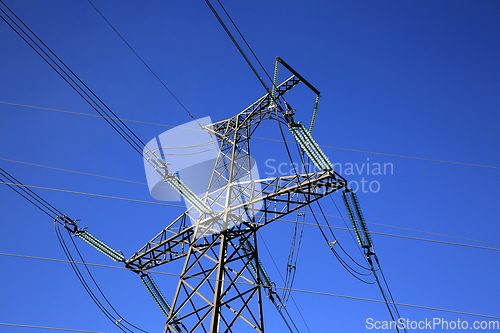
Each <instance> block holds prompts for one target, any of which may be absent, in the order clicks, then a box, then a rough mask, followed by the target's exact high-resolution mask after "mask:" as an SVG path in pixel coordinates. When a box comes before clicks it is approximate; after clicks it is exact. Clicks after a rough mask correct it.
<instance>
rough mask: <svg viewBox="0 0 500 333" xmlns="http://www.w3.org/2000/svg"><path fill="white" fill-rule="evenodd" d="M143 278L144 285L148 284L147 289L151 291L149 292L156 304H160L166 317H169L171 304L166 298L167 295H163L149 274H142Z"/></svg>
mask: <svg viewBox="0 0 500 333" xmlns="http://www.w3.org/2000/svg"><path fill="white" fill-rule="evenodd" d="M141 280H142V283H144V285H145V286H146V289H147V290H148V291H149V293H150V294H151V296H152V297H153V299H154V300H155V302H156V304H158V306H159V307H160V309H161V311H162V312H163V314H164V315H165V316H166V317H168V315H169V313H170V305H169V304H168V303H167V301H166V300H165V297H163V295H162V293H161V292H160V290H159V289H158V287H157V286H156V284H155V283H154V281H153V279H152V278H151V277H150V276H149V275H148V274H142V275H141Z"/></svg>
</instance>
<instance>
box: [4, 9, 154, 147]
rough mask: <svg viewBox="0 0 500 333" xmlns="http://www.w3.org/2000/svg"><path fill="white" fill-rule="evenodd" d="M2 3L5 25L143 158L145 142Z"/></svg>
mask: <svg viewBox="0 0 500 333" xmlns="http://www.w3.org/2000/svg"><path fill="white" fill-rule="evenodd" d="M0 3H1V4H2V5H3V6H4V8H1V7H0V11H1V12H2V14H3V15H2V14H0V16H1V17H2V19H3V20H4V21H5V23H7V25H8V26H9V27H11V28H12V30H14V31H15V32H16V33H17V34H18V35H19V37H21V38H22V39H23V40H24V41H25V42H26V43H27V44H28V45H29V46H30V47H31V48H32V49H33V50H34V51H35V52H36V53H37V54H38V55H39V56H40V57H41V58H42V59H43V60H44V61H45V62H46V63H47V64H48V65H49V66H50V67H51V68H52V69H53V70H54V71H55V72H56V73H57V74H59V76H61V78H62V79H63V80H64V81H66V82H67V83H68V84H69V85H70V86H71V87H72V88H73V89H74V90H75V91H76V92H77V93H78V94H79V95H80V96H81V97H82V98H83V99H84V100H85V101H86V102H87V103H88V104H89V105H90V106H91V107H92V108H93V109H94V110H95V111H96V112H97V113H98V114H99V115H101V116H102V117H103V118H104V120H106V122H107V123H108V124H109V125H110V126H111V127H112V128H113V129H114V130H115V131H116V132H117V133H118V134H120V136H121V137H122V138H123V139H125V141H127V143H128V144H129V145H131V146H132V148H134V150H135V151H136V152H137V153H139V154H140V155H141V156H142V150H143V148H144V146H145V144H144V142H143V141H142V140H141V139H139V137H138V136H137V135H136V134H135V133H134V132H133V131H132V130H131V129H130V128H129V127H128V126H127V125H126V124H125V123H124V122H123V121H122V120H120V119H119V118H118V116H117V115H116V114H115V113H114V112H113V111H112V110H111V109H110V108H109V107H108V106H107V105H106V104H105V103H104V102H103V101H102V100H101V99H100V98H99V97H97V95H96V94H95V93H94V92H93V91H92V90H91V89H90V88H89V87H88V86H87V85H86V84H85V83H83V81H82V80H81V79H80V78H79V77H78V76H77V75H76V74H75V73H74V72H73V71H72V70H71V69H70V68H69V67H68V66H67V65H66V64H65V63H64V62H63V61H62V60H61V59H60V58H59V57H58V56H57V55H56V54H55V53H54V52H53V51H52V50H51V49H50V48H49V47H48V46H47V45H46V44H45V43H44V42H43V41H42V40H41V39H40V38H39V37H38V36H37V35H36V34H35V33H34V32H33V31H32V30H31V29H30V28H29V27H28V26H27V25H26V24H25V23H24V22H23V21H22V20H21V19H20V18H19V17H18V16H17V15H16V14H15V13H14V12H13V11H12V10H11V9H10V8H9V7H8V6H7V5H6V4H5V3H4V2H3V1H2V0H0Z"/></svg>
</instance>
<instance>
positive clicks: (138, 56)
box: [88, 0, 199, 124]
mask: <svg viewBox="0 0 500 333" xmlns="http://www.w3.org/2000/svg"><path fill="white" fill-rule="evenodd" d="M88 2H89V3H90V4H91V5H92V7H94V9H95V10H96V11H97V13H99V15H100V16H101V17H102V18H103V19H104V21H106V23H107V24H108V25H109V26H110V27H111V29H113V31H114V32H116V34H117V35H118V36H119V37H120V39H121V40H122V41H123V42H124V43H125V44H126V45H127V46H128V47H129V48H130V50H132V52H133V53H134V54H135V55H136V56H137V58H139V60H140V61H141V62H142V63H143V64H144V66H146V68H147V69H148V70H149V71H150V72H151V74H153V75H154V77H155V78H156V79H157V80H158V82H160V84H161V85H162V86H163V87H164V88H165V89H166V90H167V91H168V92H169V93H170V95H172V97H173V98H174V99H175V100H176V101H177V103H179V105H180V106H182V108H183V109H184V110H185V111H186V112H187V113H188V114H189V116H190V117H191V118H192V119H193V120H195V121H196V122H197V120H196V119H195V118H194V116H193V115H192V114H191V112H189V110H188V109H187V108H186V107H185V106H184V104H182V102H181V101H180V100H179V99H178V98H177V96H175V95H174V93H173V92H172V90H170V89H169V88H168V87H167V85H166V84H165V83H164V82H163V81H162V80H161V79H160V77H159V76H158V75H156V73H155V72H154V71H153V70H152V69H151V67H149V65H148V64H147V63H146V62H145V61H144V59H142V58H141V56H140V55H139V54H138V53H137V52H136V51H135V50H134V48H133V47H132V46H131V45H130V44H129V43H128V42H127V41H126V40H125V38H124V37H123V36H122V35H121V34H120V33H119V32H118V30H116V29H115V27H114V26H113V25H112V24H111V22H109V21H108V19H107V18H106V17H105V16H104V14H103V13H102V12H101V11H100V10H99V9H97V7H96V6H95V5H94V3H92V1H90V0H88ZM198 124H199V123H198Z"/></svg>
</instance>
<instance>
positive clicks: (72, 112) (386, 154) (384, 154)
mask: <svg viewBox="0 0 500 333" xmlns="http://www.w3.org/2000/svg"><path fill="white" fill-rule="evenodd" d="M0 103H1V104H7V105H14V106H22V107H27V108H33V109H40V110H48V111H56V112H63V113H69V114H75V115H81V116H90V117H99V118H109V119H115V120H116V119H118V118H113V117H101V116H98V115H93V114H88V113H82V112H74V111H66V110H58V109H51V108H44V107H39V106H32V105H24V104H17V103H9V102H2V101H0ZM121 120H122V121H128V122H133V123H139V124H146V125H154V126H163V127H170V128H173V127H178V126H173V125H165V124H158V123H151V122H145V121H139V120H131V119H121ZM186 129H188V130H193V131H200V130H198V129H193V128H186ZM252 138H253V139H258V140H266V141H274V142H283V140H278V139H270V138H261V137H257V136H253V137H252ZM287 143H289V144H295V142H294V141H287ZM319 147H321V148H326V149H335V150H344V151H352V152H356V153H363V154H372V155H381V156H389V157H397V158H406V159H412V160H419V161H428V162H437V163H447V164H454V165H464V166H471V167H478V168H486V169H500V167H497V166H491V165H481V164H472V163H463V162H454V161H445V160H437V159H432V158H425V157H415V156H407V155H397V154H388V153H379V152H373V151H366V150H359V149H350V148H340V147H332V146H324V145H319Z"/></svg>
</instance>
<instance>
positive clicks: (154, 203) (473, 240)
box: [0, 179, 500, 251]
mask: <svg viewBox="0 0 500 333" xmlns="http://www.w3.org/2000/svg"><path fill="white" fill-rule="evenodd" d="M0 183H1V184H5V185H8V186H9V185H10V186H9V187H11V188H12V186H16V187H19V188H36V189H42V190H49V191H57V192H65V193H73V194H81V195H88V196H93V197H99V198H108V199H116V200H125V201H132V202H139V203H146V204H153V205H160V206H168V207H177V208H185V206H181V205H174V204H167V203H162V202H153V201H145V200H138V199H130V198H121V197H114V196H109V195H102V194H94V193H85V192H77V191H70V190H61V189H56V188H49V187H42V186H33V185H25V184H22V183H19V182H16V181H14V180H13V181H3V180H2V179H0ZM15 191H16V192H18V191H17V190H15ZM18 193H19V192H18ZM33 193H34V192H33ZM19 194H21V193H19ZM21 195H23V194H21ZM23 196H24V195H23ZM26 199H27V200H30V199H29V198H26ZM306 213H310V212H306ZM47 214H48V213H47ZM315 215H319V216H323V215H321V214H315ZM49 216H51V217H52V215H49ZM324 216H326V217H334V218H339V219H341V217H338V216H331V215H324ZM278 221H279V222H289V223H298V224H303V225H311V226H317V225H316V224H314V223H308V222H297V221H291V220H284V219H279V220H278ZM367 223H372V224H377V223H373V222H367ZM383 226H385V227H391V228H398V229H400V228H399V227H395V226H389V225H383ZM321 227H326V228H331V229H338V230H347V231H355V230H354V229H352V228H344V227H336V226H332V225H321ZM404 230H409V231H414V232H422V233H429V232H427V231H420V230H414V229H405V228H404ZM370 234H374V235H382V236H390V237H397V238H405V239H413V240H419V241H425V242H433V243H440V244H447V245H456V246H463V247H470V248H476V249H483V250H492V251H500V249H497V248H492V247H485V246H477V245H470V244H462V243H454V242H446V241H440V240H435V239H427V238H419V237H411V236H404V235H395V234H389V233H384V232H377V231H370ZM431 234H433V235H437V236H441V237H451V238H458V239H462V240H467V241H470V242H480V243H487V244H492V245H496V246H500V244H496V243H490V242H485V241H480V240H475V239H468V238H463V237H455V236H449V235H443V234H436V233H431Z"/></svg>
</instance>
